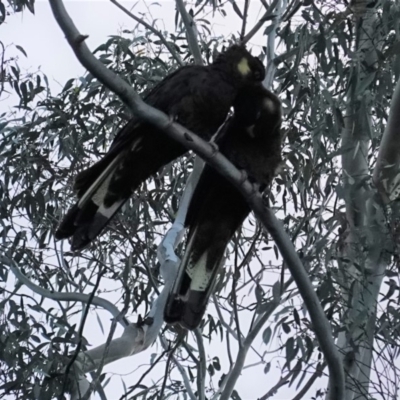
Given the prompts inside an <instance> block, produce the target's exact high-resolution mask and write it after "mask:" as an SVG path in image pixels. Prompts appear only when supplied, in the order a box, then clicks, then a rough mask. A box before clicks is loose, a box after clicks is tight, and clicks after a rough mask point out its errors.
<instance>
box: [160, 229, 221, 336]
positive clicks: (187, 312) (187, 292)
mask: <svg viewBox="0 0 400 400" xmlns="http://www.w3.org/2000/svg"><path fill="white" fill-rule="evenodd" d="M196 233H197V229H196V230H195V231H194V232H193V234H192V235H191V238H190V239H189V243H188V245H187V248H186V250H185V256H184V258H183V260H182V262H181V265H180V267H179V271H178V275H177V277H176V279H175V283H174V286H173V288H172V291H171V293H170V295H169V298H168V300H167V304H166V307H165V310H164V320H165V322H166V323H169V324H176V323H178V324H180V325H181V326H183V327H184V328H186V329H189V330H193V329H195V328H197V326H199V324H200V322H201V320H202V318H203V315H204V313H205V311H206V308H207V303H208V300H209V298H210V296H211V293H212V291H213V289H214V284H215V280H216V276H217V274H218V271H219V269H220V266H221V259H222V256H223V252H222V254H221V257H216V258H213V260H210V254H209V253H208V251H207V250H206V251H204V253H203V254H201V255H200V257H196V258H197V259H195V258H194V254H195V251H194V247H195V245H196V239H197V235H196Z"/></svg>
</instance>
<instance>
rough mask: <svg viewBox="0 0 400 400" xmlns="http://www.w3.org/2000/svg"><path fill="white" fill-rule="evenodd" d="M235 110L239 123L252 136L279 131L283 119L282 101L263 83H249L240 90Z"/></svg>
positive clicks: (258, 136)
mask: <svg viewBox="0 0 400 400" xmlns="http://www.w3.org/2000/svg"><path fill="white" fill-rule="evenodd" d="M234 112H235V114H234V115H235V119H236V121H237V123H239V124H240V125H241V126H242V127H244V128H245V130H246V132H247V133H248V134H249V135H250V136H251V137H252V138H256V139H257V138H262V137H263V136H265V135H271V134H274V133H279V129H280V126H281V120H282V107H281V102H280V100H279V98H278V97H277V96H276V95H274V94H273V93H272V92H270V91H269V90H268V89H266V88H264V86H263V85H262V84H257V85H248V86H246V87H245V88H243V89H242V90H241V91H239V93H238V96H237V98H236V100H235V103H234ZM277 131H278V132H277Z"/></svg>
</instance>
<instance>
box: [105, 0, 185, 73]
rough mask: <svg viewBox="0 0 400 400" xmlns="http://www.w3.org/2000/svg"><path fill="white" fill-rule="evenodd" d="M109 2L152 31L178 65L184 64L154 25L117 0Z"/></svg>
mask: <svg viewBox="0 0 400 400" xmlns="http://www.w3.org/2000/svg"><path fill="white" fill-rule="evenodd" d="M110 1H111V3H113V4H114V5H115V6H117V7H118V8H119V9H120V10H122V11H123V12H124V13H125V14H126V15H129V16H130V17H131V18H132V19H134V20H135V21H136V22H138V23H139V24H141V25H143V26H144V27H145V28H146V29H148V30H149V31H150V32H153V33H154V34H155V35H156V36H158V38H159V39H160V40H161V43H162V44H163V45H164V46H165V47H166V48H167V49H168V50H169V52H170V53H171V55H172V57H174V58H175V60H176V61H177V63H178V64H179V65H180V66H183V65H185V63H184V62H183V61H182V59H181V56H180V55H179V54H178V53H177V51H176V50H175V49H174V48H173V47H172V46H171V44H170V43H168V42H167V40H166V39H165V37H164V35H163V34H162V33H161V32H160V31H159V30H157V29H156V28H154V26H152V25H150V24H148V23H147V22H146V21H144V20H143V19H142V18H139V17H137V16H136V15H135V14H132V13H131V12H130V11H129V10H128V9H126V8H125V7H124V6H123V5H122V4H120V3H118V1H117V0H110Z"/></svg>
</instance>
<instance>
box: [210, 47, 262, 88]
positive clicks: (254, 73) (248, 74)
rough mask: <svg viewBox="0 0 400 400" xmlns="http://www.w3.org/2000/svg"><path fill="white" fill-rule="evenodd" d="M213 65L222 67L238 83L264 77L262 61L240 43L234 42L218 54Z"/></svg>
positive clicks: (256, 80)
mask: <svg viewBox="0 0 400 400" xmlns="http://www.w3.org/2000/svg"><path fill="white" fill-rule="evenodd" d="M213 65H216V66H218V67H223V69H224V70H225V71H227V72H228V73H229V74H230V75H231V77H232V78H233V79H235V81H236V82H237V83H239V84H246V83H254V82H261V81H262V80H263V79H264V78H265V68H264V65H263V63H262V62H261V61H260V60H259V59H258V58H257V57H254V56H252V55H251V54H250V53H249V52H248V51H247V50H246V48H245V47H244V46H241V45H237V44H235V45H233V46H231V47H229V48H228V49H227V50H225V51H224V52H223V53H221V54H219V55H218V57H217V58H216V60H215V61H214V63H213Z"/></svg>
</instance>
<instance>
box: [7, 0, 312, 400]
mask: <svg viewBox="0 0 400 400" xmlns="http://www.w3.org/2000/svg"><path fill="white" fill-rule="evenodd" d="M66 3H67V4H66V6H67V10H68V12H69V13H70V16H71V17H72V19H73V20H74V22H75V24H76V25H77V27H78V29H79V31H80V32H81V33H82V34H85V35H89V38H88V39H87V44H88V46H89V47H90V48H91V49H95V48H96V47H97V46H99V45H100V44H101V43H103V42H104V41H105V40H106V39H107V37H108V36H109V35H113V34H116V33H117V32H118V31H119V30H121V28H127V29H132V28H133V27H134V26H135V25H136V23H135V22H134V21H132V20H131V19H130V18H129V17H128V16H126V15H125V14H124V13H122V12H121V11H120V10H119V9H117V8H116V7H115V6H114V5H113V4H111V3H110V2H109V1H105V0H104V1H91V0H86V1H67V2H66ZM147 3H148V4H151V3H152V2H150V1H148V2H147ZM123 4H124V6H125V7H127V8H131V7H133V5H134V4H135V3H133V2H123ZM158 4H159V5H153V6H151V7H150V10H151V12H152V15H153V17H154V18H159V19H160V22H159V27H164V28H165V29H167V30H170V31H173V27H174V18H175V6H174V2H173V1H166V0H159V1H158ZM239 4H240V2H239ZM133 10H134V12H135V13H136V14H138V13H140V12H145V11H146V7H145V6H144V3H143V1H139V2H137V3H136V6H135V7H134V8H133ZM226 10H227V11H230V5H229V4H227V6H226ZM261 12H263V8H262V6H261V5H260V4H259V2H258V1H253V2H252V3H251V8H250V12H249V15H250V22H254V21H256V20H257V17H258V16H259V15H260V14H261ZM212 21H213V25H212V29H213V31H214V33H215V34H217V35H225V36H226V35H229V34H230V33H232V32H237V31H238V30H239V29H240V20H239V18H238V17H237V16H236V15H235V14H234V13H233V12H230V13H229V16H228V17H227V18H225V19H223V18H221V17H220V16H218V15H216V16H215V18H213V19H212ZM251 26H252V23H249V27H251ZM0 38H1V40H2V41H3V42H4V43H5V44H18V45H20V46H22V47H23V48H24V49H25V50H26V52H27V54H28V58H27V59H26V58H25V57H24V56H23V55H22V54H21V53H18V52H15V53H13V52H14V50H13V49H11V48H10V49H9V54H10V55H11V54H16V55H17V54H18V57H19V60H20V61H19V64H20V66H21V67H22V69H24V68H26V69H30V70H31V71H36V70H37V69H38V68H40V69H41V70H42V71H43V72H44V73H45V74H46V75H47V76H48V78H49V81H50V86H51V88H52V92H53V94H54V95H55V94H56V93H57V92H58V91H59V90H61V88H62V87H63V86H64V83H65V82H66V81H67V80H68V79H70V78H72V77H78V76H80V75H82V74H83V73H84V68H83V67H82V66H81V65H80V64H79V62H78V61H77V59H76V58H75V56H74V54H73V52H72V50H71V49H70V47H69V45H68V44H67V42H66V40H65V38H64V36H63V34H62V32H61V31H60V28H59V27H58V25H57V24H56V22H55V20H54V18H53V15H52V13H51V10H50V7H49V4H48V2H47V1H36V5H35V15H34V16H33V15H31V14H30V13H29V12H28V11H25V12H23V13H18V14H16V15H13V16H10V17H8V18H7V22H6V23H5V24H3V25H1V26H0ZM264 42H265V38H264V37H263V36H262V32H260V33H259V35H258V36H257V37H255V38H254V39H253V41H252V43H253V45H256V46H260V45H262V44H263V43H264ZM11 100H12V99H9V100H7V101H2V102H0V112H2V111H6V109H7V108H8V107H10V106H11V105H12V104H13V102H12V101H11ZM105 296H106V295H105ZM211 308H214V306H213V305H210V306H209V309H211ZM98 314H99V316H100V319H101V321H102V324H103V326H104V329H105V334H104V335H103V333H102V332H101V330H100V329H99V324H98V320H97V317H96V313H95V312H92V313H91V316H90V319H89V321H88V323H87V324H86V329H85V332H84V334H85V336H86V338H87V339H88V340H89V341H90V344H91V345H94V346H96V345H100V344H102V343H103V342H104V341H105V340H106V337H107V334H108V328H109V326H110V323H109V321H110V315H109V314H108V313H107V312H105V311H98ZM121 333H122V332H121V329H120V328H118V329H117V332H116V334H115V337H117V336H119V335H120V334H121ZM215 340H216V342H214V343H213V345H212V346H209V345H208V343H207V342H206V343H205V344H206V346H207V350H209V356H211V357H212V356H215V355H218V356H219V357H220V359H221V362H222V363H223V365H225V366H226V365H227V356H226V354H225V353H226V351H225V345H223V348H224V350H221V344H220V343H217V342H218V339H217V338H216V339H215ZM255 348H256V349H257V350H258V351H259V352H260V353H263V352H264V351H266V350H268V348H267V347H266V346H265V345H263V344H262V341H261V339H259V340H258V341H256V342H255ZM160 351H161V349H160V346H159V345H158V344H157V345H154V346H153V347H151V348H150V349H148V350H147V351H145V352H143V353H141V354H139V355H136V356H133V357H130V358H127V359H123V360H120V361H117V362H114V363H112V364H110V365H107V366H106V367H105V368H104V371H105V372H112V373H113V374H115V376H114V377H113V379H112V380H111V382H110V383H109V384H108V386H107V387H106V394H107V395H108V399H109V400H113V399H118V398H119V397H120V396H121V395H122V394H123V386H122V384H121V379H120V376H122V377H125V376H126V375H128V374H130V375H129V376H128V377H126V378H125V383H126V385H127V386H129V385H132V384H134V383H135V382H136V381H137V380H138V379H139V377H140V376H141V374H142V373H143V372H144V371H145V369H146V368H147V367H148V364H149V362H150V357H151V354H152V353H159V352H160ZM255 361H258V358H257V357H254V353H253V352H251V351H250V352H249V355H248V358H247V362H246V365H249V364H252V363H254V362H255ZM282 363H283V362H282ZM143 364H147V365H145V366H144V368H143V367H142V368H140V369H139V370H138V371H136V373H134V374H131V373H132V371H135V370H136V369H137V368H138V367H139V366H141V365H143ZM276 367H277V364H276V362H275V363H273V367H272V368H271V371H270V373H269V374H268V375H264V374H262V373H254V370H253V369H252V368H249V369H245V370H244V371H243V375H242V377H241V378H240V379H239V381H238V385H237V388H236V389H237V390H238V392H239V393H240V395H241V396H242V398H243V399H244V400H247V399H249V400H250V399H256V398H257V397H259V396H261V395H263V394H265V392H266V391H267V390H268V389H270V388H271V387H272V386H273V385H274V384H275V383H276V382H277V381H278V380H279V378H280V373H278V371H277V372H275V371H276ZM164 368H165V364H164V363H160V365H159V366H157V367H156V368H155V373H154V374H152V375H153V376H158V377H159V376H162V375H163V374H164ZM258 370H260V369H258ZM221 372H224V371H221ZM144 382H145V383H147V384H150V383H151V381H150V378H149V379H148V380H147V381H146V380H145V381H144ZM293 393H294V391H293V390H290V389H281V390H280V391H279V395H278V396H277V397H274V399H289V398H291V397H292V396H293ZM310 394H311V392H310ZM96 398H97V397H96Z"/></svg>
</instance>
